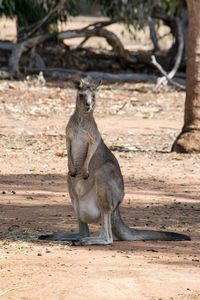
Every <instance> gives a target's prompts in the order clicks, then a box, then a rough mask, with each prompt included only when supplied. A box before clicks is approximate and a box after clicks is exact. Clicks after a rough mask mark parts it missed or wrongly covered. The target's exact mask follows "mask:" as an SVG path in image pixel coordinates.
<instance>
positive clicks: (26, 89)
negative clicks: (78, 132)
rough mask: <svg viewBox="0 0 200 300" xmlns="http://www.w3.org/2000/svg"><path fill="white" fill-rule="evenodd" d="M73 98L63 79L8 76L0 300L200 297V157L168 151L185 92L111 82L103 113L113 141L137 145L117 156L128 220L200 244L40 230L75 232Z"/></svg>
mask: <svg viewBox="0 0 200 300" xmlns="http://www.w3.org/2000/svg"><path fill="white" fill-rule="evenodd" d="M74 96H75V92H74V91H73V90H72V89H70V88H69V87H67V84H64V83H57V84H56V85H53V84H45V85H44V84H42V83H41V82H40V80H37V79H34V80H29V81H26V82H6V81H1V82H0V114H1V122H0V148H1V152H0V166H1V167H0V299H31V300H32V299H59V300H61V299H135V300H140V299H141V300H143V299H150V300H158V299H162V300H178V299H192V300H193V299H194V300H197V299H200V288H199V287H200V250H199V248H200V222H199V221H200V219H199V212H200V201H199V197H200V192H199V184H200V178H199V174H200V156H199V155H180V154H178V155H177V154H175V153H170V152H169V151H170V147H171V144H172V142H173V140H174V138H175V136H176V135H177V133H178V132H179V130H180V128H181V125H182V117H183V104H184V93H181V92H177V91H175V90H173V89H168V88H166V89H164V90H160V91H155V90H154V86H152V85H142V84H135V85H134V84H124V85H112V86H102V87H101V88H100V90H99V92H98V94H97V107H96V119H97V123H98V125H99V128H100V131H101V132H102V135H103V138H104V139H105V141H106V143H107V144H108V145H109V146H110V147H111V146H126V147H132V148H130V149H132V152H127V153H124V152H115V155H116V157H117V158H118V160H119V162H120V165H121V167H122V173H123V175H124V179H125V185H126V196H125V199H124V203H123V205H122V209H121V210H122V214H123V216H124V219H125V220H126V222H127V223H128V224H129V225H131V226H137V227H142V228H154V229H159V228H160V229H166V230H174V231H179V232H184V233H187V234H189V235H191V237H192V241H191V242H117V241H115V242H114V245H113V246H107V247H95V246H93V247H70V246H68V245H66V244H64V243H45V242H43V243H41V242H38V241H37V237H38V235H39V234H41V233H46V232H52V231H57V230H72V231H73V230H75V229H76V218H75V216H74V213H73V210H72V208H71V204H70V199H69V195H68V193H67V187H66V172H67V157H66V150H65V141H64V129H65V126H66V123H67V121H68V118H69V115H70V114H71V112H72V111H73V108H74ZM91 229H92V232H93V233H94V234H95V233H97V231H98V230H99V228H98V226H92V227H91Z"/></svg>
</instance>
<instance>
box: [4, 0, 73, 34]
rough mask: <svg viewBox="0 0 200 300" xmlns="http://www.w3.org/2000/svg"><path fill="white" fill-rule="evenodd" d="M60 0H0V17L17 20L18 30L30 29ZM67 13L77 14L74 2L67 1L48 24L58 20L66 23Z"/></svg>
mask: <svg viewBox="0 0 200 300" xmlns="http://www.w3.org/2000/svg"><path fill="white" fill-rule="evenodd" d="M59 1H60V0H32V1H30V0H0V16H6V17H10V18H14V17H16V18H17V24H18V27H19V28H23V29H24V31H26V28H27V30H28V28H30V26H31V25H34V24H36V23H37V22H38V21H40V20H41V19H43V18H44V17H45V16H46V15H47V14H48V13H49V12H50V11H51V10H52V9H53V8H54V7H55V6H56V5H57V4H58V2H59ZM68 13H70V14H73V15H75V14H77V11H76V0H71V1H69V3H68V4H66V5H65V7H64V10H62V12H61V13H60V14H59V15H57V16H54V18H51V19H49V23H47V24H46V27H47V26H48V25H49V24H55V23H56V22H57V21H58V20H60V21H66V20H67V16H68Z"/></svg>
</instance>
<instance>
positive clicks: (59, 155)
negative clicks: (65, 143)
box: [55, 151, 67, 157]
mask: <svg viewBox="0 0 200 300" xmlns="http://www.w3.org/2000/svg"><path fill="white" fill-rule="evenodd" d="M55 155H56V156H58V157H65V156H67V154H66V153H65V152H64V151H62V152H56V153H55Z"/></svg>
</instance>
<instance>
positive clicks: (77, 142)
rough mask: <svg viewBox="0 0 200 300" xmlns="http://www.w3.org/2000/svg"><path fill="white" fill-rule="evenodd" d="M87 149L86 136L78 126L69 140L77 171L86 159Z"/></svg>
mask: <svg viewBox="0 0 200 300" xmlns="http://www.w3.org/2000/svg"><path fill="white" fill-rule="evenodd" d="M87 151H88V136H87V132H86V130H85V129H84V128H78V129H77V130H76V131H75V132H74V134H73V139H72V142H71V154H72V159H73V163H74V166H75V168H76V169H77V171H78V172H79V171H80V170H81V168H82V166H83V163H84V161H85V159H86V156H87Z"/></svg>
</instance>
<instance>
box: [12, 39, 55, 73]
mask: <svg viewBox="0 0 200 300" xmlns="http://www.w3.org/2000/svg"><path fill="white" fill-rule="evenodd" d="M48 38H50V34H45V35H41V36H36V37H33V38H30V39H27V40H25V41H23V42H21V43H18V44H16V45H15V46H14V47H13V50H12V53H11V56H10V59H9V71H10V75H11V76H14V77H20V70H19V62H20V58H21V56H22V54H23V53H24V52H26V51H27V50H29V49H31V48H34V47H36V46H37V45H38V44H39V43H42V42H44V41H45V40H47V39H48Z"/></svg>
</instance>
